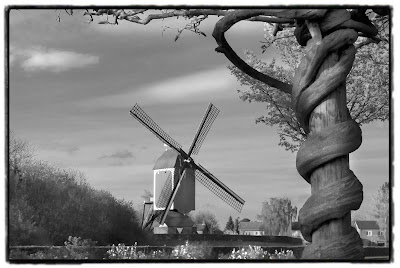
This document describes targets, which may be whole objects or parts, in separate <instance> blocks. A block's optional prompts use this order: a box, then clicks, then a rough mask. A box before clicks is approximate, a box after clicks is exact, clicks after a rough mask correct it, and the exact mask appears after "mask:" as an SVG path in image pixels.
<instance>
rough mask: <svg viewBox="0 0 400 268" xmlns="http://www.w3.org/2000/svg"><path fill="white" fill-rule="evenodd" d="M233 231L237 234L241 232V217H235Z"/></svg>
mask: <svg viewBox="0 0 400 268" xmlns="http://www.w3.org/2000/svg"><path fill="white" fill-rule="evenodd" d="M233 231H234V233H235V234H239V218H236V219H235V227H234V230H233Z"/></svg>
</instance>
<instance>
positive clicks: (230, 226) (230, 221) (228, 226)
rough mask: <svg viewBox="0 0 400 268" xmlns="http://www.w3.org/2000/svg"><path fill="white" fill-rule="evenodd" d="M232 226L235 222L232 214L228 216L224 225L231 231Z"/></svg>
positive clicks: (233, 226)
mask: <svg viewBox="0 0 400 268" xmlns="http://www.w3.org/2000/svg"><path fill="white" fill-rule="evenodd" d="M234 228H235V224H234V223H233V220H232V216H229V219H228V222H227V223H226V225H225V230H226V231H232V232H233V230H234Z"/></svg>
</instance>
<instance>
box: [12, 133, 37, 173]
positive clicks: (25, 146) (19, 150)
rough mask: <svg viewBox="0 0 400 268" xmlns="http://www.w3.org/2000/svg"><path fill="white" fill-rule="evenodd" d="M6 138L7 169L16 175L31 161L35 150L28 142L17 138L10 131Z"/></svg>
mask: <svg viewBox="0 0 400 268" xmlns="http://www.w3.org/2000/svg"><path fill="white" fill-rule="evenodd" d="M8 138H9V140H8V141H9V144H8V159H9V169H10V172H12V173H18V172H20V171H21V168H22V166H24V165H28V164H29V163H30V162H31V161H32V160H33V158H34V155H35V148H34V147H33V146H32V144H30V143H29V142H28V141H26V140H23V139H21V138H18V137H17V136H16V135H15V133H14V132H13V131H10V133H9V136H8Z"/></svg>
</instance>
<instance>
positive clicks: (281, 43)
mask: <svg viewBox="0 0 400 268" xmlns="http://www.w3.org/2000/svg"><path fill="white" fill-rule="evenodd" d="M371 19H372V22H373V23H374V25H375V26H376V27H377V28H378V29H379V34H380V40H382V41H380V42H378V43H374V42H370V41H369V40H368V39H367V38H365V37H364V38H363V37H360V38H359V40H358V41H357V43H356V47H358V51H357V55H356V59H355V61H354V64H353V69H352V70H351V72H350V74H349V75H348V77H347V84H346V87H347V88H346V90H347V107H348V109H349V111H350V114H351V116H352V118H353V119H354V120H355V121H356V122H357V123H359V124H360V125H363V124H368V123H370V122H372V121H374V120H381V121H385V120H388V118H389V33H388V25H387V20H384V19H382V18H381V17H379V16H375V15H374V16H373V15H371ZM273 31H274V26H272V25H270V24H268V23H266V24H265V35H264V39H265V40H264V41H263V42H262V43H263V44H262V46H261V49H262V51H263V52H265V51H267V50H268V51H269V52H270V53H271V54H277V55H278V57H276V58H275V57H273V58H272V59H271V60H269V61H266V62H264V61H262V60H260V59H258V58H257V57H256V55H255V53H254V52H250V51H245V53H244V56H245V59H246V62H247V63H248V64H249V65H250V66H251V67H253V68H254V69H256V70H258V71H259V72H261V73H266V74H268V75H270V76H273V77H276V78H278V79H280V80H281V81H285V82H288V83H291V82H292V79H293V77H294V72H295V70H296V67H297V66H298V65H299V63H300V60H301V58H302V56H303V55H304V48H303V47H301V46H300V45H299V44H298V42H297V40H296V38H295V36H294V35H293V29H291V28H285V29H283V30H281V31H279V32H278V34H277V35H276V36H274V35H273ZM279 61H281V63H278V62H279ZM228 68H229V69H230V71H231V73H232V74H233V75H234V76H235V77H236V78H237V79H238V81H239V82H240V84H241V85H242V86H243V87H242V88H241V89H239V90H238V92H239V94H240V98H241V99H242V100H243V101H248V102H262V103H265V105H266V114H265V115H261V116H259V117H258V118H256V123H264V124H266V125H268V126H277V128H278V134H279V137H280V141H279V145H280V146H283V147H284V148H285V149H286V150H290V151H292V152H294V151H296V150H298V148H299V147H300V145H301V143H302V142H303V141H304V140H305V138H306V133H305V132H304V130H303V129H302V128H301V126H300V124H299V123H298V122H297V119H296V117H295V114H294V111H293V109H292V103H291V98H290V96H289V95H288V94H282V92H281V91H279V90H278V89H276V88H273V87H271V86H269V85H267V84H265V83H263V82H261V81H259V80H257V79H254V78H252V77H250V76H248V75H247V74H245V73H243V72H242V71H241V70H240V69H239V68H238V67H236V66H234V65H230V66H229V67H228Z"/></svg>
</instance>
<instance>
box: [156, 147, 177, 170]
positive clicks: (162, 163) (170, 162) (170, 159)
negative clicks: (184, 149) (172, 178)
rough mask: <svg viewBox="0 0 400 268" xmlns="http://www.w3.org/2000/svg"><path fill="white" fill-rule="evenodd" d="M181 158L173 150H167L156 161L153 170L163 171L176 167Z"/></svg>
mask: <svg viewBox="0 0 400 268" xmlns="http://www.w3.org/2000/svg"><path fill="white" fill-rule="evenodd" d="M179 158H181V156H180V155H179V154H178V152H176V151H175V150H172V149H168V150H166V151H164V153H163V154H162V155H161V156H160V157H159V158H158V159H157V161H156V163H155V165H154V167H153V170H157V169H164V168H174V167H176V165H177V163H176V162H177V161H178V159H179Z"/></svg>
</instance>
